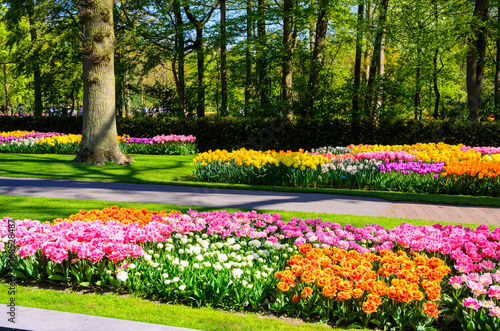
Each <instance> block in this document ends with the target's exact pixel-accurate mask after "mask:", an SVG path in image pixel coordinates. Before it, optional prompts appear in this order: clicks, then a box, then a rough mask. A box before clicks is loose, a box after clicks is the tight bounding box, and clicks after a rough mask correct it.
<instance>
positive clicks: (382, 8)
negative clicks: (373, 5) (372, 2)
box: [365, 0, 389, 120]
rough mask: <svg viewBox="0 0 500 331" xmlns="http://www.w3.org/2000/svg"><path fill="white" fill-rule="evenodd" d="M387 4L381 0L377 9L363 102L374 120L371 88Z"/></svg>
mask: <svg viewBox="0 0 500 331" xmlns="http://www.w3.org/2000/svg"><path fill="white" fill-rule="evenodd" d="M388 6H389V0H381V3H380V11H379V17H378V27H377V33H376V36H375V43H374V45H373V54H372V59H371V64H370V71H369V74H368V76H369V78H368V92H367V95H366V102H365V109H366V110H365V111H366V113H368V114H370V115H371V116H372V120H375V119H374V118H373V115H374V114H375V112H373V111H372V99H373V90H374V87H375V80H376V78H377V69H378V67H379V66H380V50H381V48H382V40H383V38H384V30H385V29H384V26H385V21H386V16H387V7H388Z"/></svg>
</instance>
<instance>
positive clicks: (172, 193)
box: [0, 177, 500, 225]
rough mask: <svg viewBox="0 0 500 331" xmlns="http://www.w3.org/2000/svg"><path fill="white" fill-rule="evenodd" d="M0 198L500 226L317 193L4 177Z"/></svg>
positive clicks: (471, 215)
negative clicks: (370, 217)
mask: <svg viewBox="0 0 500 331" xmlns="http://www.w3.org/2000/svg"><path fill="white" fill-rule="evenodd" d="M0 195H14V196H36V197H50V198H67V199H86V200H105V201H118V202H156V203H170V204H176V205H184V206H206V207H215V208H221V209H223V208H246V209H261V210H262V209H271V210H288V211H304V212H320V213H334V214H351V215H364V216H386V217H398V218H408V219H423V220H431V221H443V222H457V223H476V224H487V225H495V224H496V225H500V208H486V207H468V206H448V205H432V204H423V203H407V202H390V201H385V200H380V199H374V198H364V197H355V196H344V195H329V194H316V193H285V192H271V191H247V190H230V189H218V188H206V187H186V186H169V185H145V184H126V183H108V182H88V181H70V180H53V179H33V178H11V177H0ZM0 213H1V210H0ZM2 216H4V215H0V217H2Z"/></svg>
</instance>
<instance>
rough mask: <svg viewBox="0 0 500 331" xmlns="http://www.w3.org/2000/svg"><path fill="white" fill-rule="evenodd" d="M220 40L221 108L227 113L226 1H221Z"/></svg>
mask: <svg viewBox="0 0 500 331" xmlns="http://www.w3.org/2000/svg"><path fill="white" fill-rule="evenodd" d="M220 40H221V41H220V80H221V84H220V85H221V108H222V111H223V112H224V113H227V70H226V0H221V1H220Z"/></svg>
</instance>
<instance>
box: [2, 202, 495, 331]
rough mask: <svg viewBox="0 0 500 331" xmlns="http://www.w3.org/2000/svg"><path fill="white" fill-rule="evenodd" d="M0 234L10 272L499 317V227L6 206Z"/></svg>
mask: <svg viewBox="0 0 500 331" xmlns="http://www.w3.org/2000/svg"><path fill="white" fill-rule="evenodd" d="M131 219H134V220H135V222H131V221H130V220H131ZM9 231H13V232H14V233H15V239H16V243H15V246H12V245H13V244H12V243H9V241H8V240H9ZM0 237H1V238H2V242H1V243H0V255H1V256H2V259H1V260H0V261H1V262H0V275H1V276H2V278H5V277H7V275H8V273H9V269H8V267H9V260H8V259H6V255H7V254H9V252H11V251H12V249H13V248H15V250H16V255H15V260H16V261H15V265H14V269H15V272H16V276H17V277H18V279H25V280H35V281H47V280H48V281H52V282H62V283H66V284H72V285H75V286H112V287H116V288H119V289H122V290H126V291H128V292H131V293H136V294H138V295H142V296H146V297H149V298H153V299H161V300H166V301H169V302H181V303H186V304H189V305H193V306H207V305H208V306H213V307H221V308H224V309H230V310H243V309H251V310H268V309H271V310H272V311H275V312H278V313H285V314H289V315H291V316H308V317H311V318H321V319H323V320H329V321H331V322H334V323H336V324H341V325H346V326H348V325H362V326H363V325H364V326H368V327H371V326H376V327H378V328H382V329H391V328H392V329H398V330H402V329H422V328H425V327H428V326H432V327H436V328H445V327H446V328H448V327H457V328H460V329H464V330H489V329H488V327H490V328H491V330H495V329H498V328H499V327H500V324H499V321H500V307H499V306H500V253H499V252H500V228H496V229H494V230H493V231H490V229H489V228H488V227H487V226H478V228H477V229H476V230H473V229H470V228H463V227H462V226H460V225H456V226H452V225H446V226H442V225H439V224H436V225H434V226H413V225H411V224H402V225H400V226H397V227H395V228H394V229H386V228H384V227H382V226H378V225H376V224H372V225H366V226H364V227H363V228H356V227H354V226H351V225H346V226H344V227H342V226H341V225H340V224H336V223H328V222H322V221H321V220H320V219H307V220H302V219H296V218H293V219H292V220H290V221H289V222H284V221H283V220H281V217H280V215H277V214H275V215H269V214H258V213H256V212H237V213H231V214H229V213H227V212H225V211H216V212H204V213H198V212H196V211H189V212H188V213H187V214H182V213H179V212H175V211H174V212H169V213H167V212H153V211H148V210H146V209H142V210H135V209H118V208H117V207H112V208H106V209H104V210H93V211H88V212H87V211H81V212H80V213H78V214H76V215H71V216H69V217H68V218H66V219H57V220H56V222H53V223H44V224H41V223H40V222H38V221H31V220H17V221H15V222H14V221H12V220H10V219H9V218H4V219H3V220H2V221H1V222H0Z"/></svg>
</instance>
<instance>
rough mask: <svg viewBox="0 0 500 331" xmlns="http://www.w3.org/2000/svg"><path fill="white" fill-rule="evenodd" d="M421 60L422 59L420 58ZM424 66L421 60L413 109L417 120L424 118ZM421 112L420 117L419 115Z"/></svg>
mask: <svg viewBox="0 0 500 331" xmlns="http://www.w3.org/2000/svg"><path fill="white" fill-rule="evenodd" d="M417 57H420V50H419V51H418V55H417ZM418 61H420V60H418ZM421 79H422V67H421V65H420V62H419V63H418V64H417V68H416V71H415V96H414V99H413V107H414V108H413V111H414V112H415V120H417V119H418V120H422V107H421V106H422V86H421V84H422V83H421ZM419 114H420V117H419Z"/></svg>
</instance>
